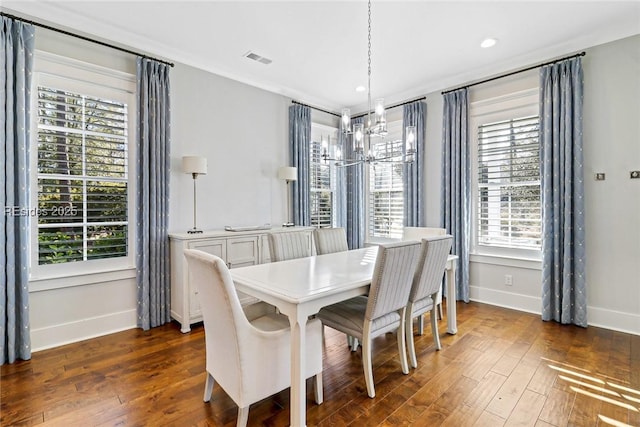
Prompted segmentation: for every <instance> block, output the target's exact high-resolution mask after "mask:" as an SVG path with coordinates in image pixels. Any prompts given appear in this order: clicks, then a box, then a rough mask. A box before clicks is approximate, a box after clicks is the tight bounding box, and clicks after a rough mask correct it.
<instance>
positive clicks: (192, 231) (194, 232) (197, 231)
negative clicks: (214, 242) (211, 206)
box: [187, 227, 202, 234]
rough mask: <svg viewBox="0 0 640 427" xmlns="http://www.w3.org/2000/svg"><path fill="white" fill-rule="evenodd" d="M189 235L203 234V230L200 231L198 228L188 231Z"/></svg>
mask: <svg viewBox="0 0 640 427" xmlns="http://www.w3.org/2000/svg"><path fill="white" fill-rule="evenodd" d="M187 233H188V234H199V233H202V230H198V229H197V228H195V227H194V228H192V229H191V230H187Z"/></svg>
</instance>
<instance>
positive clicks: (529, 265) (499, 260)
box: [469, 253, 542, 270]
mask: <svg viewBox="0 0 640 427" xmlns="http://www.w3.org/2000/svg"><path fill="white" fill-rule="evenodd" d="M469 261H470V262H475V263H478V264H490V265H500V266H504V267H515V268H525V269H529V270H542V261H541V260H539V259H535V258H524V257H514V256H505V255H487V254H477V253H476V254H470V256H469Z"/></svg>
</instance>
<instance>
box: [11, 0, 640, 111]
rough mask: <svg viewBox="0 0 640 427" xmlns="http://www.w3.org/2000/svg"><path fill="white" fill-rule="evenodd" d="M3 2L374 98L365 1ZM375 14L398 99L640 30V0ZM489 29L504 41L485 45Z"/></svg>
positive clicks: (236, 75) (376, 68) (345, 101)
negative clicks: (263, 60) (252, 54)
mask: <svg viewBox="0 0 640 427" xmlns="http://www.w3.org/2000/svg"><path fill="white" fill-rule="evenodd" d="M3 10H4V11H6V12H9V13H11V12H14V14H18V15H20V16H27V17H31V18H32V19H34V20H36V21H38V22H47V23H51V24H53V25H54V26H57V27H62V28H65V29H71V30H73V31H75V32H79V33H82V34H85V35H89V36H93V37H96V38H100V39H105V40H109V41H111V42H112V43H114V44H118V45H122V46H126V47H129V48H132V49H135V50H138V51H142V52H145V53H149V54H151V55H154V56H157V57H160V58H163V59H167V60H169V61H172V62H180V63H184V64H188V65H191V66H195V67H198V68H201V69H204V70H208V71H211V72H213V73H216V74H219V75H222V76H225V77H229V78H232V79H234V80H238V81H241V82H244V83H247V84H250V85H253V86H257V87H260V88H263V89H266V90H269V91H272V92H276V93H280V94H283V95H286V96H289V97H292V98H294V99H296V100H298V101H300V102H304V103H307V104H310V105H314V106H318V107H322V108H326V109H330V110H332V111H339V110H340V108H342V107H345V106H347V107H351V108H353V109H354V111H363V110H364V109H365V107H366V101H367V93H366V91H365V92H356V90H355V88H356V86H359V85H364V86H365V87H366V85H367V3H366V2H365V1H293V0H292V1H279V2H276V1H226V2H223V1H153V2H152V1H88V0H86V1H57V0H53V1H52V0H49V1H16V0H4V1H3ZM371 15H372V16H371V20H372V22H371V26H372V35H371V51H372V63H371V68H372V70H371V93H372V97H373V98H379V97H384V98H385V103H386V104H387V105H390V104H392V103H395V102H400V101H404V100H407V99H411V98H414V97H417V96H421V95H424V94H426V93H429V92H433V91H438V90H441V89H445V88H452V87H455V86H458V85H462V84H465V83H468V82H472V81H474V80H476V81H477V80H480V79H483V78H486V77H488V76H492V75H495V74H500V73H503V72H506V71H510V70H514V69H518V68H522V67H526V66H530V65H534V64H538V63H540V62H544V61H546V60H549V59H553V58H556V57H559V56H563V55H567V54H571V53H574V52H578V51H579V50H581V49H584V48H585V47H589V46H594V45H598V44H602V43H606V42H609V41H613V40H617V39H620V38H623V37H627V36H630V35H634V34H639V33H640V1H624V2H619V1H548V2H545V1H517V0H511V1H480V0H476V1H455V0H449V1H400V0H387V1H380V0H374V2H373V4H372V14H371ZM487 37H493V38H496V39H498V43H497V44H496V46H494V47H492V48H488V49H482V48H480V42H481V41H482V40H483V39H485V38H487ZM639 49H640V46H639ZM248 51H253V52H255V53H257V54H258V55H261V56H264V57H267V58H269V59H271V60H272V61H273V62H272V63H271V64H269V65H264V64H261V63H259V62H255V61H251V60H249V59H247V58H245V57H244V56H243V55H244V54H245V53H247V52H248Z"/></svg>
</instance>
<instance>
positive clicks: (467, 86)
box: [441, 52, 586, 95]
mask: <svg viewBox="0 0 640 427" xmlns="http://www.w3.org/2000/svg"><path fill="white" fill-rule="evenodd" d="M585 55H586V52H580V53H576V54H575V55H571V56H566V57H564V58H560V59H554V60H553V61H549V62H545V63H543V64H539V65H532V66H531V67H527V68H523V69H522V70H517V71H512V72H510V73H506V74H502V75H499V76H496V77H491V78H488V79H485V80H480V81H479V82H475V83H471V84H468V85H464V86H460V87H457V88H455V89H450V90H445V91H442V92H441V95H444V94H447V93H450V92H455V91H456V90H460V89H465V88H470V87H471V86H476V85H480V84H483V83H488V82H491V81H493V80H498V79H502V78H504V77H509V76H513V75H514V74H518V73H524V72H525V71H531V70H535V69H536V68H541V67H544V66H545V65H551V64H555V63H556V62H560V61H564V60H566V59H572V58H577V57H579V56H585Z"/></svg>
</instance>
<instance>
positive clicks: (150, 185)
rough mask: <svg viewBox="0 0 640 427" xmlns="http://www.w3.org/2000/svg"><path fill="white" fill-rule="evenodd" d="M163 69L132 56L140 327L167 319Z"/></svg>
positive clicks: (166, 73)
mask: <svg viewBox="0 0 640 427" xmlns="http://www.w3.org/2000/svg"><path fill="white" fill-rule="evenodd" d="M169 70H170V66H169V65H166V64H162V63H160V62H157V61H154V60H150V59H146V58H138V60H137V81H138V141H137V142H138V147H137V156H136V162H137V176H136V189H137V194H136V223H137V229H136V238H137V241H136V268H137V285H138V290H137V292H138V307H137V315H138V321H137V324H138V327H140V328H142V329H144V330H147V329H149V328H153V327H156V326H160V325H163V324H165V323H167V322H169V321H170V320H171V314H170V313H171V285H170V271H169V234H168V230H167V229H168V225H169V164H170V158H169V149H170V140H171V138H170V133H171V132H170V131H171V114H170V111H171V110H170V102H169V93H170V90H169V89H170V87H169Z"/></svg>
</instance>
